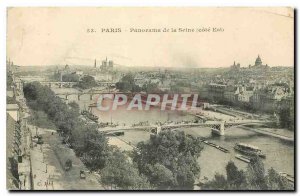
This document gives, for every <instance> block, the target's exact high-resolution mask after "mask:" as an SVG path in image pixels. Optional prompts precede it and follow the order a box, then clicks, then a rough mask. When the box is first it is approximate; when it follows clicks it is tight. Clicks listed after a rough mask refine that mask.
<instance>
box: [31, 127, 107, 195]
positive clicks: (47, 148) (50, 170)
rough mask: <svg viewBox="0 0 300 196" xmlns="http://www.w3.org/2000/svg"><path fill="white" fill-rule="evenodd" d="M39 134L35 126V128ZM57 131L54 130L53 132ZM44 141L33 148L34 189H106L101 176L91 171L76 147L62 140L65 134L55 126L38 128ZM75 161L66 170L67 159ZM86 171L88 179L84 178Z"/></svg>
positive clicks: (33, 133) (33, 134) (33, 130)
mask: <svg viewBox="0 0 300 196" xmlns="http://www.w3.org/2000/svg"><path fill="white" fill-rule="evenodd" d="M31 130H32V136H35V134H36V131H35V128H32V129H31ZM52 133H53V134H52ZM38 134H39V135H41V136H42V138H43V141H44V143H43V144H41V145H40V144H37V145H35V142H34V143H33V149H32V150H31V161H32V173H33V175H32V176H33V181H34V183H33V184H34V187H33V188H34V190H103V189H104V188H103V187H102V186H101V185H100V183H99V182H98V180H97V176H96V175H95V174H93V173H89V172H88V169H87V168H86V167H85V166H84V164H83V163H82V161H81V160H80V159H79V158H78V157H76V156H75V153H74V151H73V150H72V149H70V148H68V147H67V146H65V144H62V143H61V138H60V137H59V135H58V134H57V133H56V132H54V131H53V130H48V129H41V128H39V129H38ZM68 159H70V160H71V161H72V168H71V169H70V170H69V171H65V169H64V164H65V162H66V160H68ZM81 170H83V171H85V175H86V179H81V178H80V171H81Z"/></svg>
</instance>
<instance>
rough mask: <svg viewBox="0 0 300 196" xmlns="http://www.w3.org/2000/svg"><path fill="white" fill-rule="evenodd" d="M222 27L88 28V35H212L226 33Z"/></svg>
mask: <svg viewBox="0 0 300 196" xmlns="http://www.w3.org/2000/svg"><path fill="white" fill-rule="evenodd" d="M224 31H225V29H224V28H222V27H200V28H128V29H123V28H99V29H97V28H88V29H87V32H88V33H97V32H100V33H122V32H129V33H210V32H224Z"/></svg>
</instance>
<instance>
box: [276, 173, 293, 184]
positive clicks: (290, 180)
mask: <svg viewBox="0 0 300 196" xmlns="http://www.w3.org/2000/svg"><path fill="white" fill-rule="evenodd" d="M279 175H280V176H281V177H283V178H285V179H287V180H288V181H289V182H291V183H294V182H295V177H294V176H293V175H290V174H288V173H286V172H279Z"/></svg>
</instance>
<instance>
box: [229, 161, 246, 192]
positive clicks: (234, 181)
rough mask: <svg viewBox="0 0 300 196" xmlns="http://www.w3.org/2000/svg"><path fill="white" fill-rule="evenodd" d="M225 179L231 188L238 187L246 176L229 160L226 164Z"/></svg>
mask: <svg viewBox="0 0 300 196" xmlns="http://www.w3.org/2000/svg"><path fill="white" fill-rule="evenodd" d="M226 174H227V181H228V183H229V185H230V187H231V189H240V188H241V186H242V185H243V184H245V183H246V176H245V174H244V172H243V171H242V170H240V171H239V170H238V168H237V167H236V166H235V164H234V162H232V161H229V162H228V164H227V165H226Z"/></svg>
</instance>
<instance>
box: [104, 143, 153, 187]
mask: <svg viewBox="0 0 300 196" xmlns="http://www.w3.org/2000/svg"><path fill="white" fill-rule="evenodd" d="M101 181H102V183H104V184H106V185H109V186H110V187H111V188H112V189H113V188H114V189H126V190H145V189H150V188H151V186H150V184H149V182H148V181H147V178H146V177H145V176H144V175H141V174H140V173H139V171H138V169H137V167H136V166H134V165H133V164H132V163H131V162H130V161H129V160H128V158H127V157H126V156H125V155H124V153H122V152H120V150H119V149H117V148H112V150H111V151H110V155H109V156H108V159H107V164H106V166H105V167H104V168H103V169H102V170H101Z"/></svg>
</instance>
